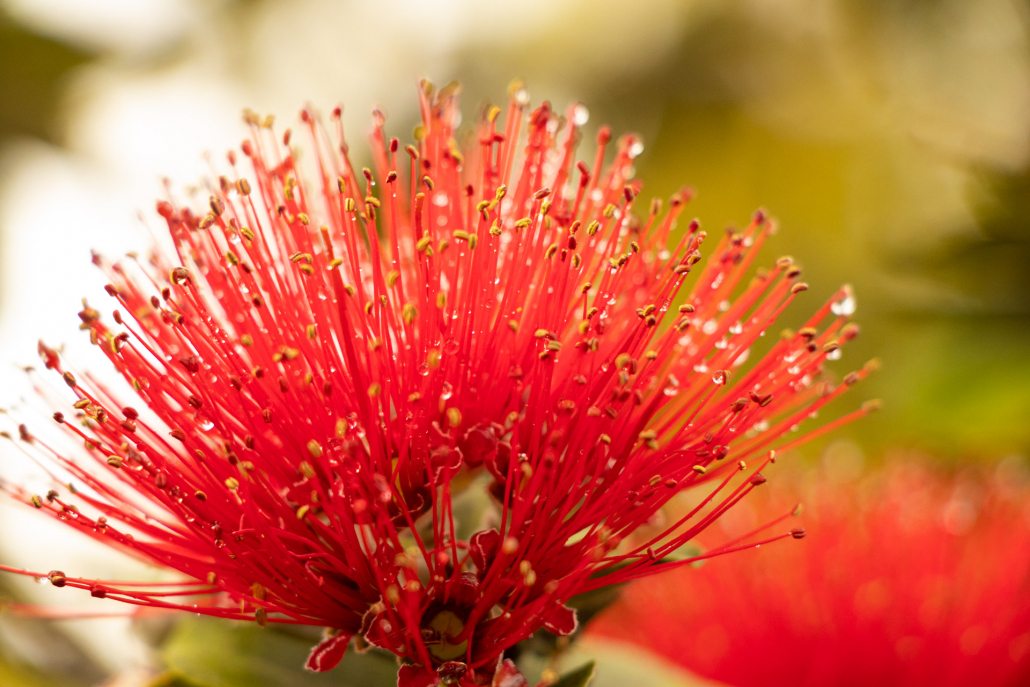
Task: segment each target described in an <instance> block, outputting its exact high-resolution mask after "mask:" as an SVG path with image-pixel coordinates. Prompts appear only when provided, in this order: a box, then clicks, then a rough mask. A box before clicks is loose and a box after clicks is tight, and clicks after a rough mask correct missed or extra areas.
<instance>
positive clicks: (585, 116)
mask: <svg viewBox="0 0 1030 687" xmlns="http://www.w3.org/2000/svg"><path fill="white" fill-rule="evenodd" d="M588 121H590V110H588V109H587V108H586V106H585V105H581V104H577V105H576V107H574V108H572V123H573V124H575V125H576V126H583V125H584V124H586V123H587V122H588Z"/></svg>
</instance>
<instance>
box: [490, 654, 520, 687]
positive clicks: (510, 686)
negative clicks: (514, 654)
mask: <svg viewBox="0 0 1030 687" xmlns="http://www.w3.org/2000/svg"><path fill="white" fill-rule="evenodd" d="M528 685H529V683H528V682H526V678H525V677H524V676H523V675H522V673H520V672H519V669H518V668H516V667H515V664H514V663H513V662H512V660H511V659H510V658H506V659H504V662H502V663H501V664H500V665H498V666H497V670H496V671H495V672H494V680H493V683H491V687H528Z"/></svg>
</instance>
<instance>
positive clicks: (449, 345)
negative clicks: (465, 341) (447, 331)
mask: <svg viewBox="0 0 1030 687" xmlns="http://www.w3.org/2000/svg"><path fill="white" fill-rule="evenodd" d="M443 352H444V353H446V354H447V355H454V354H455V353H457V352H458V342H457V341H455V340H454V339H447V341H446V342H445V343H444V345H443Z"/></svg>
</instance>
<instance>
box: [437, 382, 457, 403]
mask: <svg viewBox="0 0 1030 687" xmlns="http://www.w3.org/2000/svg"><path fill="white" fill-rule="evenodd" d="M453 395H454V387H453V386H451V383H450V382H444V383H443V386H442V387H441V388H440V398H442V399H443V400H445V401H446V400H447V399H448V398H450V397H451V396H453Z"/></svg>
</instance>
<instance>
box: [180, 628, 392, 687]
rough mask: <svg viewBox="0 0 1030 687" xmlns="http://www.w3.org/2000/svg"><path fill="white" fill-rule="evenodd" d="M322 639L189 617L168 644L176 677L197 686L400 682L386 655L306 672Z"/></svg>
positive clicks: (352, 656)
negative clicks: (320, 670) (317, 644)
mask: <svg viewBox="0 0 1030 687" xmlns="http://www.w3.org/2000/svg"><path fill="white" fill-rule="evenodd" d="M317 641H318V640H317V639H312V638H309V637H304V636H301V635H299V634H296V633H292V632H290V631H289V630H285V629H280V628H275V627H268V628H265V629H262V628H260V627H258V626H256V625H253V624H240V623H231V622H226V621H218V620H211V619H194V618H191V619H189V620H186V621H184V622H182V623H181V624H180V625H179V626H178V627H177V628H176V630H175V632H174V633H173V634H172V635H171V637H170V638H169V640H168V642H167V643H166V644H165V646H164V650H163V652H162V653H163V657H164V660H165V662H166V664H167V665H168V667H169V669H170V670H171V671H172V672H173V674H175V675H178V676H181V677H182V678H184V679H185V680H186V681H187V684H190V685H195V686H196V687H327V686H328V685H334V686H335V687H341V686H342V687H375V685H384V686H387V685H389V686H391V687H392V685H394V684H396V682H397V664H396V662H395V661H394V659H393V658H392V657H390V656H386V655H384V654H380V653H376V652H369V653H366V654H357V653H354V652H353V651H349V652H348V653H347V655H346V656H345V657H344V659H343V661H342V662H341V663H340V665H339V666H338V667H337V668H335V669H334V670H331V671H329V672H327V673H312V672H309V671H306V670H305V669H304V661H305V660H306V659H307V657H308V652H309V651H310V650H311V647H312V645H314V644H315V643H316V642H317Z"/></svg>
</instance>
